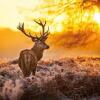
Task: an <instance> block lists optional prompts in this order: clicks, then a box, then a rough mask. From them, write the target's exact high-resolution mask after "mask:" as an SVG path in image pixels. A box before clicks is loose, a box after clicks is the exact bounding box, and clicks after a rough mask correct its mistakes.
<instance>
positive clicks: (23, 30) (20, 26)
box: [17, 23, 34, 38]
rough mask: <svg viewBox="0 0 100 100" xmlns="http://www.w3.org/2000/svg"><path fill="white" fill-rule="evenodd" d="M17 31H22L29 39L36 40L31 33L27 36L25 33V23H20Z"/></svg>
mask: <svg viewBox="0 0 100 100" xmlns="http://www.w3.org/2000/svg"><path fill="white" fill-rule="evenodd" d="M17 29H18V30H20V31H21V32H22V33H24V34H25V35H26V36H27V37H30V38H34V37H33V36H32V35H31V33H30V32H29V34H27V33H26V32H25V29H24V23H22V24H21V23H19V25H18V26H17Z"/></svg>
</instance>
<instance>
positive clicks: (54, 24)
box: [0, 0, 100, 58]
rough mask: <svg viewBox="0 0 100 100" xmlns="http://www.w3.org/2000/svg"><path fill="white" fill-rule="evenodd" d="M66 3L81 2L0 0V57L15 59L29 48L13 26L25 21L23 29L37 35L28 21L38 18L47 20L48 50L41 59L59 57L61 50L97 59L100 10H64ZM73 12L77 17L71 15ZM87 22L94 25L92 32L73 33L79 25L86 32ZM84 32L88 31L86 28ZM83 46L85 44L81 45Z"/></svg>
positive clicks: (67, 8)
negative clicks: (23, 50) (49, 32)
mask: <svg viewBox="0 0 100 100" xmlns="http://www.w3.org/2000/svg"><path fill="white" fill-rule="evenodd" d="M70 1H71V4H73V3H74V2H81V1H82V0H73V1H72V0H29V1H27V0H0V58H1V57H17V56H18V55H19V52H20V51H21V50H22V49H25V48H31V47H32V45H33V43H32V42H31V40H30V39H28V38H27V37H25V36H24V35H23V34H22V33H21V32H19V31H18V30H17V28H16V27H17V25H18V23H19V22H25V27H26V28H27V29H29V30H30V31H31V32H33V33H34V32H39V31H40V27H38V25H36V24H35V23H33V21H32V20H33V19H38V18H40V19H43V20H45V19H46V20H47V24H48V25H49V26H50V31H51V34H52V36H51V37H50V38H49V41H48V44H49V45H50V46H51V49H50V50H48V51H46V53H45V56H44V57H47V56H48V57H54V56H55V57H58V56H61V55H63V54H62V50H63V52H65V54H66V55H67V56H70V55H71V56H78V55H92V56H93V55H96V56H99V55H100V53H99V49H100V47H99V43H100V39H99V37H100V34H99V32H100V9H99V8H98V6H96V5H94V6H93V7H91V8H89V9H88V10H85V11H84V12H81V8H80V7H79V6H76V5H72V6H71V7H70V6H68V7H67V6H66V5H67V4H70ZM94 1H95V0H94ZM97 1H98V0H96V2H97ZM88 3H89V4H91V3H90V2H88ZM73 7H74V8H75V9H73ZM75 12H76V13H77V14H76V15H73V13H75ZM81 13H82V15H81ZM81 16H83V17H82V18H83V24H80V19H81ZM87 21H88V24H90V23H92V24H93V25H95V27H94V26H93V31H94V33H91V34H88V33H85V35H82V34H81V35H80V34H76V33H77V32H78V30H79V28H80V25H83V26H85V28H84V27H83V26H82V28H83V29H86V27H87V26H86V23H87ZM76 23H77V24H76ZM84 24H85V25H84ZM90 28H91V27H90ZM70 29H71V30H70ZM72 30H73V32H72ZM87 30H88V31H89V28H87ZM82 31H83V30H82ZM69 32H70V33H69ZM71 32H72V33H71ZM96 37H98V38H96ZM79 38H81V39H79ZM85 38H86V40H85ZM95 39H96V40H95ZM85 43H89V44H88V45H87V44H86V45H84V44H85ZM58 50H59V51H58ZM56 51H58V53H57V52H56Z"/></svg>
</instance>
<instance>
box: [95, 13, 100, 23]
mask: <svg viewBox="0 0 100 100" xmlns="http://www.w3.org/2000/svg"><path fill="white" fill-rule="evenodd" d="M94 21H96V22H97V23H99V24H100V13H97V12H96V13H95V14H94Z"/></svg>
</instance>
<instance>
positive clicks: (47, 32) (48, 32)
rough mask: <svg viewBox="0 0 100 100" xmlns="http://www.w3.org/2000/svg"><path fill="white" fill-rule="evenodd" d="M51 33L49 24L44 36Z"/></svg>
mask: <svg viewBox="0 0 100 100" xmlns="http://www.w3.org/2000/svg"><path fill="white" fill-rule="evenodd" d="M49 34H50V31H49V26H48V30H47V31H46V32H45V33H44V36H48V35H49Z"/></svg>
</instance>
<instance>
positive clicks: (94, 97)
mask: <svg viewBox="0 0 100 100" xmlns="http://www.w3.org/2000/svg"><path fill="white" fill-rule="evenodd" d="M99 96H100V58H90V57H89V58H85V57H77V58H64V59H60V60H55V61H51V60H50V61H40V62H39V63H38V67H37V71H36V75H35V76H32V75H30V77H27V78H24V77H23V74H22V72H21V70H20V68H19V67H18V65H17V64H10V63H3V64H0V100H100V97H99Z"/></svg>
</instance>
